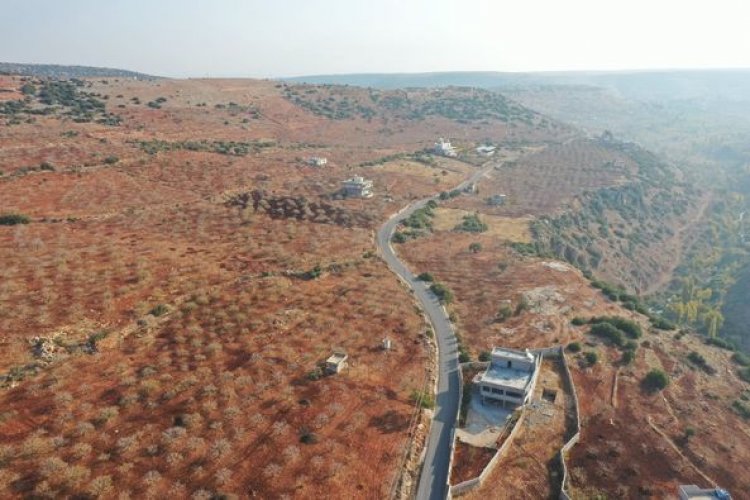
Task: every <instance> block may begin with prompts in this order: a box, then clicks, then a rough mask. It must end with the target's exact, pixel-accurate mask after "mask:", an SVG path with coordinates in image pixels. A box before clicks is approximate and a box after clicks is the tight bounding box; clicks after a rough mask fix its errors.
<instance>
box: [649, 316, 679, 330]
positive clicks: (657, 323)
mask: <svg viewBox="0 0 750 500" xmlns="http://www.w3.org/2000/svg"><path fill="white" fill-rule="evenodd" d="M649 320H650V321H651V324H652V325H653V327H654V328H656V329H659V330H676V329H677V326H676V325H675V324H674V323H672V322H671V321H669V320H666V319H664V318H662V317H659V316H650V317H649Z"/></svg>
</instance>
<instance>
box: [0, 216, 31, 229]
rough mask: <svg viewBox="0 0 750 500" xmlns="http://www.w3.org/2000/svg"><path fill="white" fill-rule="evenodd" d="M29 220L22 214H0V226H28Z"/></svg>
mask: <svg viewBox="0 0 750 500" xmlns="http://www.w3.org/2000/svg"><path fill="white" fill-rule="evenodd" d="M29 222H31V218H29V216H27V215H23V214H0V226H15V225H18V224H28V223H29Z"/></svg>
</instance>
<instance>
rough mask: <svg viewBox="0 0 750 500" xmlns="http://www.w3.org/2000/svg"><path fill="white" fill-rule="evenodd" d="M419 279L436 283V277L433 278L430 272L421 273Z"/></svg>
mask: <svg viewBox="0 0 750 500" xmlns="http://www.w3.org/2000/svg"><path fill="white" fill-rule="evenodd" d="M417 279H418V280H419V281H435V277H434V276H432V274H430V273H428V272H424V273H419V276H417Z"/></svg>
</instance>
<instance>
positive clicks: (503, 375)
mask: <svg viewBox="0 0 750 500" xmlns="http://www.w3.org/2000/svg"><path fill="white" fill-rule="evenodd" d="M532 375H533V373H532V372H530V371H527V370H516V369H513V368H505V367H503V366H499V365H496V364H493V363H490V366H489V367H488V368H487V371H486V372H484V373H483V374H482V378H481V382H487V383H489V384H495V385H502V386H505V387H510V388H512V389H518V390H521V391H522V390H523V389H525V388H526V386H527V385H528V384H529V382H530V381H531V376H532Z"/></svg>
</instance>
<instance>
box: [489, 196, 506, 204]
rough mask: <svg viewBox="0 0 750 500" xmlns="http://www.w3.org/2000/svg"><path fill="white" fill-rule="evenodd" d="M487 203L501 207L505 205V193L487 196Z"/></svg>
mask: <svg viewBox="0 0 750 500" xmlns="http://www.w3.org/2000/svg"><path fill="white" fill-rule="evenodd" d="M487 204H488V205H490V206H492V207H499V206H501V205H505V195H504V194H493V195H492V196H490V197H489V198H487Z"/></svg>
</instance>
